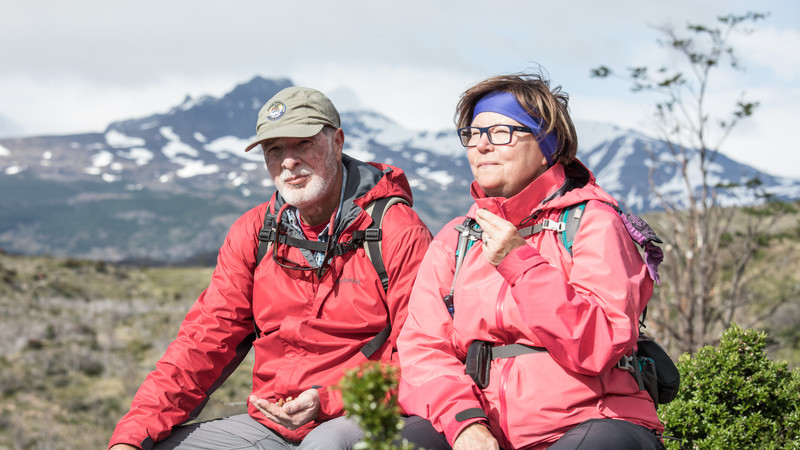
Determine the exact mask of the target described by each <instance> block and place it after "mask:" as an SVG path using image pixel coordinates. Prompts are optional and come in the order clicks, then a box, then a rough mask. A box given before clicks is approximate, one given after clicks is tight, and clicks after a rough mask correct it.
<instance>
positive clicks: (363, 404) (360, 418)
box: [339, 361, 414, 450]
mask: <svg viewBox="0 0 800 450" xmlns="http://www.w3.org/2000/svg"><path fill="white" fill-rule="evenodd" d="M397 383H398V381H397V368H395V367H392V366H391V365H388V364H381V363H379V362H375V361H373V362H367V363H364V364H362V365H361V366H359V367H357V368H355V369H350V370H348V371H347V372H345V374H344V376H343V377H342V379H341V381H340V382H339V390H340V391H341V393H342V401H343V402H344V407H345V409H346V410H347V412H348V414H349V415H350V416H351V417H353V418H354V419H355V420H356V421H357V422H358V423H359V425H360V426H361V428H362V429H363V430H364V439H363V440H362V441H361V442H359V443H358V444H356V445H355V447H354V449H355V450H367V449H369V450H413V448H414V447H413V446H412V445H411V444H410V443H408V442H407V441H406V440H403V441H402V442H401V443H400V444H397V442H400V430H401V429H402V427H403V420H402V419H401V417H400V407H399V406H398V405H397Z"/></svg>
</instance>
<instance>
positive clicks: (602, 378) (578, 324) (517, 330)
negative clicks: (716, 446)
mask: <svg viewBox="0 0 800 450" xmlns="http://www.w3.org/2000/svg"><path fill="white" fill-rule="evenodd" d="M567 101H568V96H567V95H566V94H565V93H563V92H561V91H560V88H555V89H553V90H551V89H550V87H549V82H548V81H547V80H545V79H543V78H542V76H541V75H538V74H533V75H509V76H497V77H493V78H489V79H487V80H485V81H483V82H480V83H478V84H477V85H475V86H473V87H472V88H470V89H468V90H467V91H466V92H465V93H464V94H463V95H462V97H461V100H460V102H459V104H458V108H457V111H456V120H457V124H458V126H459V127H460V128H459V130H458V134H459V137H460V139H461V142H462V144H463V145H464V146H465V147H466V150H467V158H468V159H469V164H470V167H471V168H472V173H473V175H474V176H475V181H474V182H473V184H472V187H471V193H472V196H473V197H474V199H475V204H474V205H473V206H472V208H470V210H469V212H468V213H467V218H472V219H474V220H475V221H476V222H477V226H474V227H470V225H469V223H468V222H467V223H465V226H466V227H467V228H473V233H472V234H473V235H475V236H476V239H479V240H478V242H477V243H476V245H474V246H472V247H471V248H470V249H469V250H468V251H466V253H465V256H464V258H463V261H462V262H461V263H460V267H459V270H458V271H456V267H455V266H456V257H455V253H456V246H457V242H458V234H459V231H456V230H455V229H454V226H456V225H459V224H461V223H462V222H464V218H463V217H460V218H457V219H454V220H453V221H451V222H450V223H449V224H448V225H446V226H445V227H444V228H443V229H442V231H441V232H439V234H438V235H437V236H436V238H435V240H434V241H433V243H432V244H431V246H430V247H429V249H428V252H427V254H426V256H425V258H424V260H423V262H422V264H421V266H420V271H419V275H418V277H417V281H416V283H415V285H414V290H413V291H412V294H411V299H410V300H409V317H408V320H407V321H406V324H405V326H404V328H403V330H402V332H401V334H400V337H399V342H398V347H399V352H400V361H401V366H402V379H401V385H400V403H401V405H402V406H403V408H404V409H405V410H406V411H407V412H408V413H410V414H416V415H419V416H422V417H424V418H426V419H428V420H430V421H431V423H432V424H433V425H434V427H435V428H436V429H437V430H439V431H440V432H442V433H443V434H444V435H445V437H446V438H447V440H448V442H450V444H451V445H452V446H453V448H454V449H456V450H461V449H497V448H503V449H520V448H526V449H527V448H546V447H549V448H552V449H566V448H609V449H610V448H613V449H625V448H631V449H634V448H635V449H642V448H644V449H649V448H652V449H657V448H663V445H662V443H661V441H660V437H659V436H658V435H659V434H660V433H661V432H662V431H663V425H662V424H661V422H660V421H659V420H658V416H657V415H656V409H655V406H654V404H653V401H652V400H651V398H650V397H649V396H648V394H647V392H646V391H644V390H639V387H638V384H637V382H636V381H635V380H634V377H633V376H632V375H631V373H630V372H628V371H626V370H623V369H621V368H618V367H617V365H618V363H619V362H620V361H621V360H622V358H623V356H625V355H630V354H631V352H632V350H633V347H634V346H635V343H636V339H637V337H638V318H639V315H640V314H641V313H642V310H643V309H644V307H645V305H646V304H647V301H648V300H649V299H650V296H651V294H652V289H653V281H652V279H651V278H650V277H649V275H648V270H647V267H646V265H645V263H644V262H643V261H642V258H641V257H640V255H639V253H638V251H637V248H636V247H635V244H634V243H633V241H632V240H631V238H630V236H629V234H628V232H627V231H626V229H625V226H624V225H623V223H622V221H621V219H620V217H619V215H618V213H617V212H616V211H615V209H614V207H612V206H611V205H617V202H616V201H615V200H614V199H613V198H612V197H611V196H610V195H609V194H607V193H606V192H604V191H603V190H602V189H601V188H600V187H599V186H598V185H597V184H596V183H595V179H594V176H593V175H592V174H591V172H589V170H588V169H586V167H584V166H583V164H581V163H580V162H579V161H578V160H577V159H575V154H576V152H577V137H576V133H575V127H574V125H573V124H572V120H571V119H570V117H569V113H568V111H567ZM575 205H580V209H581V210H582V214H583V216H582V218H581V222H580V227H579V229H578V231H577V234H576V235H575V237H574V243H573V244H572V247H571V250H570V249H568V248H567V246H565V244H564V242H562V239H563V233H561V232H560V231H559V225H557V223H558V222H561V221H563V219H562V218H561V215H562V213H563V212H564V211H565V210H568V209H574V210H575V211H577V208H571V207H574V206H575ZM478 226H479V228H478ZM459 229H461V230H464V229H465V227H464V226H462V227H459ZM476 230H482V232H481V233H480V237H477V236H478V233H476ZM531 233H533V234H531ZM456 272H457V276H456V277H455V280H454V274H455V273H456ZM448 293H450V294H452V295H448ZM443 298H444V299H445V301H443ZM449 300H451V301H452V307H453V312H452V314H453V315H452V316H451V314H450V313H448V308H447V305H446V303H448V301H449ZM512 344H513V345H512ZM487 349H490V350H487ZM471 350H476V351H475V352H472V351H471ZM481 352H483V354H484V355H486V354H489V352H491V353H490V354H491V356H488V357H487V358H484V359H481V358H480V357H475V355H479V354H480V353H481ZM468 354H469V357H468ZM483 362H486V364H490V365H489V367H488V372H487V374H488V377H486V376H483V377H481V376H480V375H482V374H480V373H478V374H475V373H474V372H476V371H475V370H473V369H475V368H476V367H477V369H478V370H477V372H480V368H481V367H482V366H481V364H482V363H483ZM465 364H466V366H468V367H469V369H468V371H469V372H470V373H472V374H473V375H474V377H475V378H473V377H472V376H470V375H467V374H466V373H465ZM486 378H488V379H486ZM483 383H485V387H480V386H479V384H483Z"/></svg>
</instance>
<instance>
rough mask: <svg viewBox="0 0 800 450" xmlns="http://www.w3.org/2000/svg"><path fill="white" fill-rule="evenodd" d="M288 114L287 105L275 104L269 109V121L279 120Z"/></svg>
mask: <svg viewBox="0 0 800 450" xmlns="http://www.w3.org/2000/svg"><path fill="white" fill-rule="evenodd" d="M285 113H286V105H284V104H283V102H274V103H273V104H271V105H269V108H267V114H266V116H267V119H269V120H278V119H280V118H281V117H283V115H284V114H285Z"/></svg>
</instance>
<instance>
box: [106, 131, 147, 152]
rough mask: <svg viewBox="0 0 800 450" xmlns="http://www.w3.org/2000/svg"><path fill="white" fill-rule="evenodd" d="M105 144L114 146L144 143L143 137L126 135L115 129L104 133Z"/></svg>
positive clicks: (134, 145)
mask: <svg viewBox="0 0 800 450" xmlns="http://www.w3.org/2000/svg"><path fill="white" fill-rule="evenodd" d="M105 139H106V144H108V146H109V147H114V148H127V147H143V146H144V145H146V142H145V140H144V139H142V138H140V137H134V136H127V135H125V134H123V133H120V132H119V131H116V130H109V131H107V132H106V134H105Z"/></svg>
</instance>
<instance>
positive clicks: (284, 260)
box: [272, 225, 320, 271]
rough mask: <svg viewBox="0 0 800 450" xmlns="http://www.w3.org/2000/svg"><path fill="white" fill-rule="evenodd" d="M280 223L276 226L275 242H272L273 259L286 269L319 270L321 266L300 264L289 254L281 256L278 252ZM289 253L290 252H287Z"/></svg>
mask: <svg viewBox="0 0 800 450" xmlns="http://www.w3.org/2000/svg"><path fill="white" fill-rule="evenodd" d="M280 228H281V227H280V225H278V226H277V227H275V242H273V243H272V260H273V261H275V264H277V265H279V266H281V267H283V268H284V269H289V270H300V271H307V270H319V269H320V266H316V267H315V266H307V265H304V264H300V263H297V262H294V261H292V260H291V259H289V258H288V257H287V256H280V255H279V254H278V242H280V239H279V237H280V234H281V230H280ZM287 255H288V253H287Z"/></svg>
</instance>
